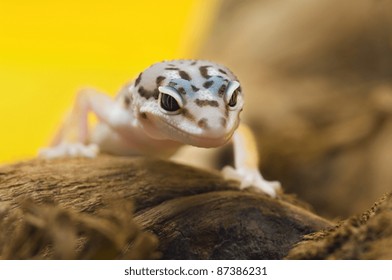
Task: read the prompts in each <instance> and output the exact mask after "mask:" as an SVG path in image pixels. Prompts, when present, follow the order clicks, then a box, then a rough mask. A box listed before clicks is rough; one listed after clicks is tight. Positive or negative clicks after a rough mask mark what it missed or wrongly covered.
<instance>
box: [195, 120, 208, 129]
mask: <svg viewBox="0 0 392 280" xmlns="http://www.w3.org/2000/svg"><path fill="white" fill-rule="evenodd" d="M197 126H198V127H200V128H207V119H205V118H202V119H201V120H200V121H198V122H197Z"/></svg>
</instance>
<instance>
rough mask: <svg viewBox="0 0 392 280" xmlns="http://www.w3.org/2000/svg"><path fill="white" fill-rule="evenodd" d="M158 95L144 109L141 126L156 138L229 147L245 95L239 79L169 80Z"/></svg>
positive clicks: (216, 77)
mask: <svg viewBox="0 0 392 280" xmlns="http://www.w3.org/2000/svg"><path fill="white" fill-rule="evenodd" d="M156 92H157V96H156V98H150V99H149V102H144V104H143V105H142V106H140V113H141V114H142V115H143V118H140V123H141V124H142V125H143V127H144V129H145V131H146V133H147V134H149V135H150V137H152V138H155V139H170V140H174V141H178V142H182V143H186V144H189V145H193V146H198V147H205V148H209V147H217V146H221V145H223V144H225V143H226V142H227V141H228V140H229V139H230V138H231V136H232V135H233V133H234V131H235V130H236V129H237V127H238V125H239V117H240V112H241V111H242V107H243V96H242V92H241V87H240V84H239V82H238V81H237V80H236V79H230V77H224V76H222V75H215V76H212V75H211V76H210V75H208V77H207V78H206V79H204V80H203V81H199V83H196V82H195V81H192V80H190V79H182V78H174V79H165V81H163V82H162V83H161V85H159V86H157V91H156Z"/></svg>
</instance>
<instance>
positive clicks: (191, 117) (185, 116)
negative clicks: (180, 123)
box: [181, 108, 195, 122]
mask: <svg viewBox="0 0 392 280" xmlns="http://www.w3.org/2000/svg"><path fill="white" fill-rule="evenodd" d="M181 112H182V115H183V116H184V118H187V119H188V120H190V121H192V122H194V121H195V116H193V115H192V114H191V113H189V111H188V110H187V109H185V108H183V109H182V110H181Z"/></svg>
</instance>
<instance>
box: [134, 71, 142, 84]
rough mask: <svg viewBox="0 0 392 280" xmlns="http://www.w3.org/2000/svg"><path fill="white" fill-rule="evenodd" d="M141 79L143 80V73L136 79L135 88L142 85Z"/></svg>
mask: <svg viewBox="0 0 392 280" xmlns="http://www.w3.org/2000/svg"><path fill="white" fill-rule="evenodd" d="M141 79H142V73H140V74H139V76H138V77H137V78H136V80H135V87H136V86H137V85H138V84H139V83H140V81H141Z"/></svg>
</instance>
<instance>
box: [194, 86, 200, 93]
mask: <svg viewBox="0 0 392 280" xmlns="http://www.w3.org/2000/svg"><path fill="white" fill-rule="evenodd" d="M192 89H193V91H194V92H197V91H199V90H200V89H199V88H198V87H196V86H194V85H192Z"/></svg>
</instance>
